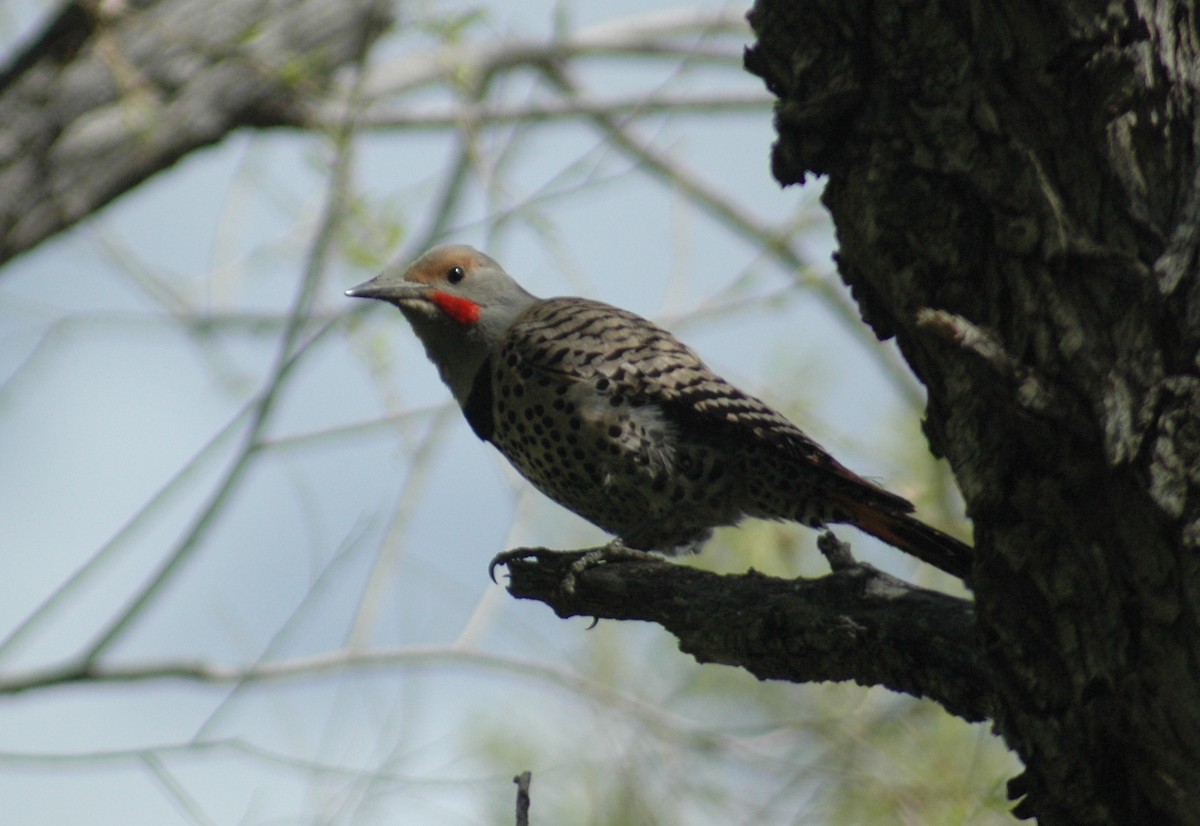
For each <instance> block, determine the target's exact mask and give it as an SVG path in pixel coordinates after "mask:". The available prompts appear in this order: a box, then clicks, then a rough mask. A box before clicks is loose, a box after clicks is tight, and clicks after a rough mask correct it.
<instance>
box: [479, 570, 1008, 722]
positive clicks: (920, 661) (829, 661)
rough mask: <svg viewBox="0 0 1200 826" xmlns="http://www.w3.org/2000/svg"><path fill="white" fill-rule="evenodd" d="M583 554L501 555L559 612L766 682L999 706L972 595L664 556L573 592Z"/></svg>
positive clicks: (959, 705)
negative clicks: (668, 644) (840, 684)
mask: <svg viewBox="0 0 1200 826" xmlns="http://www.w3.org/2000/svg"><path fill="white" fill-rule="evenodd" d="M585 553H587V552H585V551H578V552H563V551H546V550H543V549H532V550H528V551H524V550H523V551H514V552H512V554H503V555H502V557H503V558H504V564H505V565H506V566H507V567H508V569H509V577H510V581H509V585H508V590H509V592H510V593H511V594H512V595H513V596H515V597H518V598H520V599H535V600H539V601H541V602H545V603H546V604H547V605H549V606H550V607H551V608H553V609H554V611H555V613H557V614H558V615H559V616H560V617H574V616H584V617H595V618H597V619H616V620H642V621H645V622H654V623H658V624H659V625H661V626H663V628H665V629H666V630H668V631H670V632H671V633H672V634H674V635H675V636H676V638H677V639H678V640H679V648H680V650H682V651H683V652H685V653H687V654H691V655H692V656H693V657H695V658H696V660H697V661H698V662H702V663H722V664H724V665H735V666H738V667H741V668H744V669H746V670H747V671H749V672H750V673H751V674H753V675H754V676H756V677H758V678H759V679H761V680H789V681H792V682H822V681H837V680H853V681H855V682H858V683H860V684H862V685H883V686H887V687H888V688H891V689H893V690H895V691H902V692H904V693H906V694H911V695H913V696H915V697H928V698H930V699H932V700H935V701H937V702H938V703H941V704H942V706H944V707H945V708H946V710H947V711H949V712H950V713H952V714H956V715H958V716H960V717H962V718H963V719H965V720H969V721H972V722H975V721H979V720H983V719H986V718H988V717H989V716H990V714H991V686H990V683H989V679H988V676H987V670H986V668H985V666H984V662H983V657H982V654H981V653H980V652H979V651H978V646H977V645H976V643H975V631H974V610H973V608H972V605H971V603H970V602H969V601H967V600H962V599H958V598H956V597H951V596H947V595H945V594H941V593H938V592H936V591H929V590H926V589H924V588H917V587H915V586H913V585H909V584H908V583H906V582H902V581H900V580H898V579H895V578H893V577H890V576H888V575H887V574H884V573H881V572H880V571H877V570H875V569H874V568H872V567H870V566H869V565H848V566H846V567H844V568H842V569H840V570H837V571H835V572H834V573H833V574H830V575H829V576H826V577H822V578H820V579H812V580H804V579H798V580H783V579H776V578H774V577H768V576H764V575H762V574H759V573H755V572H754V571H751V572H750V573H748V574H745V575H738V576H720V575H718V574H713V573H709V572H707V571H698V570H695V569H693V568H687V567H684V566H682V565H676V564H674V563H671V562H667V561H666V560H663V561H662V562H637V563H631V564H627V563H623V562H618V563H607V564H604V565H599V566H597V567H593V568H589V569H588V570H586V571H585V572H583V573H582V574H581V575H580V576H579V577H578V580H577V582H576V587H575V589H574V592H573V593H571V592H569V591H568V590H566V589H564V588H563V587H562V583H563V581H564V579H565V577H566V576H567V575H568V572H569V571H570V570H571V566H572V564H573V563H575V562H576V561H577V560H578V559H580V557H582V556H584V555H585ZM516 554H519V555H520V556H521V557H523V558H517V559H513V558H511V557H512V556H513V555H516Z"/></svg>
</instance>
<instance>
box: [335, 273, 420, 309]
mask: <svg viewBox="0 0 1200 826" xmlns="http://www.w3.org/2000/svg"><path fill="white" fill-rule="evenodd" d="M429 292H430V288H429V286H428V285H427V284H419V283H417V282H415V281H405V280H404V279H402V278H396V277H395V276H392V275H389V274H387V273H385V274H383V275H377V276H375V277H374V278H372V279H371V280H370V281H365V282H363V283H362V284H359V285H358V286H357V287H351V288H350V289H348V290H346V295H348V296H350V297H351V298H377V299H379V300H380V301H386V302H388V303H389V304H395V305H396V306H397V307H399V306H400V305H401V304H407V303H409V302H412V301H428V300H429Z"/></svg>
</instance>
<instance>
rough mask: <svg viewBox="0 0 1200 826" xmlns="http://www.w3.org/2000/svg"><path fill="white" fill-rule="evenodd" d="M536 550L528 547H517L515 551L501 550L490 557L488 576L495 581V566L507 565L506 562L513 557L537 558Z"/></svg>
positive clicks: (510, 560)
mask: <svg viewBox="0 0 1200 826" xmlns="http://www.w3.org/2000/svg"><path fill="white" fill-rule="evenodd" d="M537 555H538V552H537V551H535V550H530V549H529V548H517V549H516V550H515V551H501V552H500V553H498V554H496V555H495V556H493V557H492V561H491V562H489V563H488V576H489V577H491V578H492V582H495V581H496V568H498V567H500V566H501V565H504V566H506V567H507V566H508V563H510V562H512V561H513V560H514V559H529V558H531V557H532V558H535V559H536V558H537Z"/></svg>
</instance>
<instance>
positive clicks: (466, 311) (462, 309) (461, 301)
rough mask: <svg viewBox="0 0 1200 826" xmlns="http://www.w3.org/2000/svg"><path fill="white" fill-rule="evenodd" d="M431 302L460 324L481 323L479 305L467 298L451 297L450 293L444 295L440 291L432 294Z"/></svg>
mask: <svg viewBox="0 0 1200 826" xmlns="http://www.w3.org/2000/svg"><path fill="white" fill-rule="evenodd" d="M429 300H430V301H432V302H433V303H434V304H436V305H438V309H440V310H441V311H442V312H443V313H445V314H446V315H448V316H450V318H451V319H453V320H454V321H457V322H458V323H459V324H464V325H467V324H471V325H473V324H477V323H479V305H478V304H476V303H475V302H474V301H468V300H467V299H465V298H459V297H458V296H456V295H450V293H444V292H441V291H440V290H439V291H437V292H434V293H431V294H430V296H429Z"/></svg>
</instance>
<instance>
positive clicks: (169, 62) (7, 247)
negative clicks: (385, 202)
mask: <svg viewBox="0 0 1200 826" xmlns="http://www.w3.org/2000/svg"><path fill="white" fill-rule="evenodd" d="M108 5H112V4H108ZM113 7H114V8H116V9H119V10H118V11H115V12H105V11H103V10H102V8H106V6H105V5H104V4H92V3H83V2H76V3H70V4H68V5H67V6H65V7H64V8H63V9H62V11H61V12H60V13H59V15H58V16H57V17H56V18H55V20H54V21H53V22H52V23H51V24H50V25H49V26H48V27H47V29H46V31H45V33H44V34H43V35H42V37H41V38H40V39H38V40H37V41H36V42H35V43H34V44H32V45H31V46H30V47H29V48H28V49H26V50H25V51H24V52H23V53H22V54H20V55H18V56H17V57H16V58H15V59H14V60H13V61H12V62H11V64H10V66H9V68H8V69H7V70H6V71H5V72H4V73H3V74H2V75H0V263H3V262H4V261H7V260H8V259H10V258H12V257H13V256H15V255H18V254H19V253H21V252H24V251H25V250H28V249H30V248H31V247H33V246H34V245H36V244H37V243H39V242H40V241H42V240H44V239H45V238H47V237H48V236H50V235H52V234H54V233H56V232H58V231H60V230H62V229H65V228H66V227H69V226H71V225H72V224H74V223H75V222H77V221H79V220H81V219H83V218H85V217H86V216H88V215H90V214H91V213H92V212H94V211H95V210H96V209H98V208H100V207H101V206H103V205H105V204H106V203H108V202H109V201H111V200H112V199H114V198H116V197H117V196H119V195H121V194H122V193H124V192H126V191H127V190H129V189H131V188H132V187H134V186H136V185H137V184H139V183H141V182H142V181H143V180H145V179H146V178H148V177H150V176H151V175H153V174H154V173H156V172H159V171H161V170H162V169H164V168H166V167H168V166H170V165H171V164H173V163H175V161H177V160H179V159H180V158H181V157H183V156H184V155H186V154H187V153H188V152H190V151H192V150H194V149H197V148H199V147H202V146H206V145H208V144H212V143H215V142H216V141H219V140H220V139H221V138H223V137H224V136H225V135H227V134H228V133H229V132H231V131H233V130H234V129H237V128H238V127H241V126H248V125H254V126H270V125H279V124H290V123H298V122H301V121H302V120H303V117H302V110H303V108H304V106H305V104H306V101H307V100H308V99H309V98H311V97H312V96H313V95H314V94H315V93H317V92H319V91H321V90H322V89H323V88H325V87H326V86H327V85H328V83H329V82H330V81H331V79H332V78H333V75H334V72H335V71H336V70H337V69H338V68H339V67H341V66H343V65H345V64H347V63H349V62H351V61H352V60H354V59H355V58H356V57H357V56H358V55H360V54H361V53H362V44H363V41H364V38H368V37H370V36H372V35H373V33H375V32H377V31H378V30H380V29H381V28H382V25H383V24H384V23H386V22H387V18H386V17H385V16H384V15H383V13H382V8H383V5H382V4H381V3H380V2H379V0H339V2H331V0H300V1H298V2H293V3H275V2H271V0H218V2H209V3H197V2H195V1H194V0H144V2H141V3H136V4H134V3H130V4H115V5H113Z"/></svg>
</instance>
